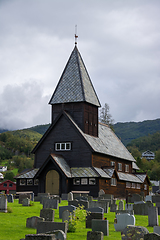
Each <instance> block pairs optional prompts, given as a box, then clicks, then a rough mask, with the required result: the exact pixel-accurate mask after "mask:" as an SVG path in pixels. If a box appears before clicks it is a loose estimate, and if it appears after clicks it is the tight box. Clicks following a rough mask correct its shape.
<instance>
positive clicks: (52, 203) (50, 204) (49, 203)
mask: <svg viewBox="0 0 160 240" xmlns="http://www.w3.org/2000/svg"><path fill="white" fill-rule="evenodd" d="M43 208H53V209H58V200H57V199H43Z"/></svg>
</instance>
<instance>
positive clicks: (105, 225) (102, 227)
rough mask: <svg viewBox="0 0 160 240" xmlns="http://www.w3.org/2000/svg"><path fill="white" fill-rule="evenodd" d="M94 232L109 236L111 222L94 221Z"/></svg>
mask: <svg viewBox="0 0 160 240" xmlns="http://www.w3.org/2000/svg"><path fill="white" fill-rule="evenodd" d="M92 231H100V232H103V234H104V235H105V236H109V221H108V220H100V219H92Z"/></svg>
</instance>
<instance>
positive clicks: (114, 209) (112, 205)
mask: <svg viewBox="0 0 160 240" xmlns="http://www.w3.org/2000/svg"><path fill="white" fill-rule="evenodd" d="M117 210H118V205H117V204H114V203H112V204H111V207H110V212H116V211H117Z"/></svg>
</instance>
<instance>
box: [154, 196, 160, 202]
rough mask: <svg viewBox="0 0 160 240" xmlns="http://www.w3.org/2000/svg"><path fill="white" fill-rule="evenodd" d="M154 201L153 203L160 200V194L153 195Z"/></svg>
mask: <svg viewBox="0 0 160 240" xmlns="http://www.w3.org/2000/svg"><path fill="white" fill-rule="evenodd" d="M152 202H153V203H157V202H160V195H153V196H152Z"/></svg>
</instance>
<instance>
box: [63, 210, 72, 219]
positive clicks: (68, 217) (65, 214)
mask: <svg viewBox="0 0 160 240" xmlns="http://www.w3.org/2000/svg"><path fill="white" fill-rule="evenodd" d="M70 217H71V213H70V212H69V211H68V210H65V211H63V213H62V222H65V221H66V222H69V220H70Z"/></svg>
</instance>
